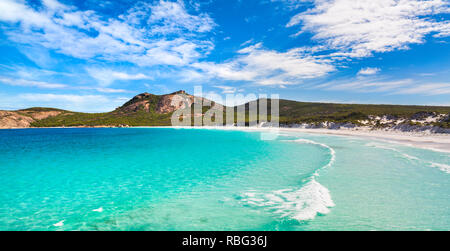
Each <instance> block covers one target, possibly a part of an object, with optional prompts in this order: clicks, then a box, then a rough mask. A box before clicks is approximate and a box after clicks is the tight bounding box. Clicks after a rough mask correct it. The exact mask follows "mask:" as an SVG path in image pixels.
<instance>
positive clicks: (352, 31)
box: [0, 0, 450, 112]
mask: <svg viewBox="0 0 450 251" xmlns="http://www.w3.org/2000/svg"><path fill="white" fill-rule="evenodd" d="M449 17H450V3H449V1H446V0H428V1H419V0H398V1H394V0H377V1H372V0H335V1H333V0H328V1H325V0H201V1H193V0H184V1H182V0H179V1H132V0H116V1H97V0H87V1H77V0H60V1H56V0H42V1H41V0H28V1H26V0H1V1H0V109H19V108H26V107H31V106H48V107H57V108H63V109H69V110H74V111H85V112H102V111H110V110H113V109H114V108H116V107H118V106H120V105H121V104H123V103H124V102H125V101H126V100H128V99H130V98H131V97H133V96H134V95H136V94H138V93H142V92H145V91H147V92H150V93H155V94H165V93H169V92H173V91H176V90H180V89H183V90H186V91H188V92H190V93H192V92H193V86H194V85H201V86H202V87H203V92H204V94H205V95H206V94H208V93H209V94H212V93H217V94H219V95H226V94H242V95H244V96H245V95H247V94H250V93H255V94H260V93H266V94H279V95H280V97H281V98H284V99H293V100H299V101H318V102H339V103H370V104H372V103H376V104H380V103H383V104H424V105H450V38H449V37H450V18H449Z"/></svg>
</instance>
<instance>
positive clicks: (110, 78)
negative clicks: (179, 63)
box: [86, 68, 153, 86]
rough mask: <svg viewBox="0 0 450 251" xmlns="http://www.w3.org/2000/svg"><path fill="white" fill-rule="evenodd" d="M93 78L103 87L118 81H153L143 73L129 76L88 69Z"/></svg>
mask: <svg viewBox="0 0 450 251" xmlns="http://www.w3.org/2000/svg"><path fill="white" fill-rule="evenodd" d="M86 70H87V72H88V73H89V75H90V76H91V77H93V78H94V79H96V80H97V81H98V82H99V84H100V85H101V86H108V85H110V84H111V83H113V82H114V81H116V80H142V79H153V78H152V77H150V76H147V75H145V74H143V73H136V74H129V73H126V72H120V71H114V70H111V69H102V68H88V69H86Z"/></svg>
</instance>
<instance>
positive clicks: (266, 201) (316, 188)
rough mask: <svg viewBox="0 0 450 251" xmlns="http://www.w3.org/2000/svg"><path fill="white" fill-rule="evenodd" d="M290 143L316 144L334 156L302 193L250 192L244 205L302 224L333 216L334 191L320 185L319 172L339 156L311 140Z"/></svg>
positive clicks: (244, 198) (288, 190)
mask: <svg viewBox="0 0 450 251" xmlns="http://www.w3.org/2000/svg"><path fill="white" fill-rule="evenodd" d="M286 141H288V142H298V143H305V144H314V145H318V146H320V147H323V148H326V149H328V150H329V153H330V156H331V157H330V160H329V161H328V163H327V164H326V165H324V166H322V167H321V168H319V169H317V170H316V171H315V172H314V174H313V175H312V176H311V177H310V178H309V181H308V182H306V183H305V184H304V185H303V186H302V187H301V188H300V189H283V190H277V191H273V192H270V193H258V192H255V191H249V192H246V193H244V194H243V195H242V196H241V197H242V198H241V201H242V202H244V203H246V204H247V205H249V206H256V207H263V208H265V209H267V210H268V211H270V212H273V213H275V214H278V215H280V217H281V218H286V217H288V218H290V219H295V220H298V221H305V220H312V219H314V218H315V217H316V216H317V215H324V214H327V213H329V212H330V208H331V207H334V206H335V204H334V202H333V200H332V198H331V194H330V191H329V190H328V189H327V188H326V187H325V186H323V185H322V184H320V183H319V182H317V181H316V178H315V177H317V176H319V171H320V170H322V169H324V168H329V167H331V166H332V165H333V163H334V162H335V159H336V152H335V151H334V149H333V148H331V147H329V146H328V145H325V144H322V143H318V142H315V141H312V140H307V139H295V140H286Z"/></svg>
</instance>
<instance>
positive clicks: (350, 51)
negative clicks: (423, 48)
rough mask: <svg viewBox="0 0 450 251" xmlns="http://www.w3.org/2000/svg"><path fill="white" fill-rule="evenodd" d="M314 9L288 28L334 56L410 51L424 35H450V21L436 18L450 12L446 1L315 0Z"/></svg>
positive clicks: (294, 19)
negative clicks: (310, 37) (308, 36)
mask: <svg viewBox="0 0 450 251" xmlns="http://www.w3.org/2000/svg"><path fill="white" fill-rule="evenodd" d="M314 4H315V7H314V8H312V9H310V10H308V11H306V12H302V13H299V14H297V15H296V16H294V17H292V18H291V20H290V21H289V23H288V24H287V27H292V26H295V25H298V24H302V25H303V26H302V28H301V30H300V33H301V32H305V31H308V32H311V33H313V34H314V36H313V39H315V40H317V41H320V42H322V43H324V44H326V45H327V47H328V48H329V49H334V50H337V53H335V54H332V55H331V56H335V57H366V56H371V55H372V53H374V52H388V51H393V50H396V49H407V48H408V45H409V44H417V43H423V42H424V41H425V36H427V35H429V34H433V36H435V37H443V36H449V35H450V21H449V20H439V21H438V20H437V18H435V15H437V14H443V13H447V14H448V13H450V6H449V5H450V4H449V2H448V1H446V0H428V1H421V0H376V1H373V0H332V1H324V0H315V1H314Z"/></svg>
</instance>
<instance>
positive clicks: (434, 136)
mask: <svg viewBox="0 0 450 251" xmlns="http://www.w3.org/2000/svg"><path fill="white" fill-rule="evenodd" d="M74 128H93V129H95V128H174V129H208V130H211V129H215V130H237V131H260V132H261V131H269V132H275V131H276V132H287V133H289V132H291V133H309V134H319V135H333V136H343V137H355V138H365V139H371V140H379V141H384V142H388V143H393V144H400V145H405V146H410V147H416V148H422V149H428V150H433V151H438V152H445V153H450V134H438V133H423V132H403V131H395V130H370V129H367V128H356V129H355V128H354V129H324V128H314V129H312V128H285V127H279V128H273V127H227V126H225V127H212V126H203V127H177V126H135V127H132V126H130V127H113V126H94V127H30V128H0V130H2V129H4V130H8V129H74Z"/></svg>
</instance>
